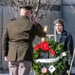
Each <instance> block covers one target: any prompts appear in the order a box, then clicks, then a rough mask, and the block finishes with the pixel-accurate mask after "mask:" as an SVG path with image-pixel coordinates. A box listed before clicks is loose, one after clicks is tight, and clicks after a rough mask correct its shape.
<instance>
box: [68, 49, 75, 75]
mask: <svg viewBox="0 0 75 75" xmlns="http://www.w3.org/2000/svg"><path fill="white" fill-rule="evenodd" d="M74 56H75V49H74V51H73V57H72V60H71V64H70V68H69V70H67V74H68V75H70V74H71V70H72V65H73V62H74Z"/></svg>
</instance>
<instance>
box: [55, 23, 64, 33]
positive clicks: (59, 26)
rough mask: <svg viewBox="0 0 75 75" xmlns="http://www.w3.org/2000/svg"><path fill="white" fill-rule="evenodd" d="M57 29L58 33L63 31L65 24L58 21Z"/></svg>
mask: <svg viewBox="0 0 75 75" xmlns="http://www.w3.org/2000/svg"><path fill="white" fill-rule="evenodd" d="M55 30H56V31H57V33H59V32H60V33H61V32H62V31H63V26H62V24H60V23H57V24H56V25H55Z"/></svg>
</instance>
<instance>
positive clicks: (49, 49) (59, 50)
mask: <svg viewBox="0 0 75 75" xmlns="http://www.w3.org/2000/svg"><path fill="white" fill-rule="evenodd" d="M63 45H64V43H60V44H59V43H57V42H55V41H53V40H49V39H47V40H45V41H42V42H40V43H38V44H37V45H35V46H34V63H33V64H32V71H33V72H35V75H61V74H62V73H63V72H65V71H66V69H67V65H66V62H67V52H66V51H65V52H64V50H63ZM45 54H46V55H47V58H45V59H44V58H43V57H44V55H45Z"/></svg>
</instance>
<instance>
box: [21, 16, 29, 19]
mask: <svg viewBox="0 0 75 75" xmlns="http://www.w3.org/2000/svg"><path fill="white" fill-rule="evenodd" d="M20 18H23V19H29V18H28V17H27V16H20Z"/></svg>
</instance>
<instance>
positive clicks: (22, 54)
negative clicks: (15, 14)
mask: <svg viewBox="0 0 75 75" xmlns="http://www.w3.org/2000/svg"><path fill="white" fill-rule="evenodd" d="M31 9H32V6H30V5H22V6H20V17H19V18H18V19H15V20H12V21H10V22H9V24H8V25H7V26H6V28H5V30H4V33H3V37H2V52H3V54H4V58H5V61H8V65H9V72H10V75H29V73H30V69H31V65H32V62H33V47H32V42H33V40H34V38H35V36H39V37H41V38H42V37H46V32H45V31H44V30H43V28H42V26H41V25H40V24H38V25H35V24H34V23H32V22H31V21H30V20H29V17H30V15H31Z"/></svg>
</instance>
